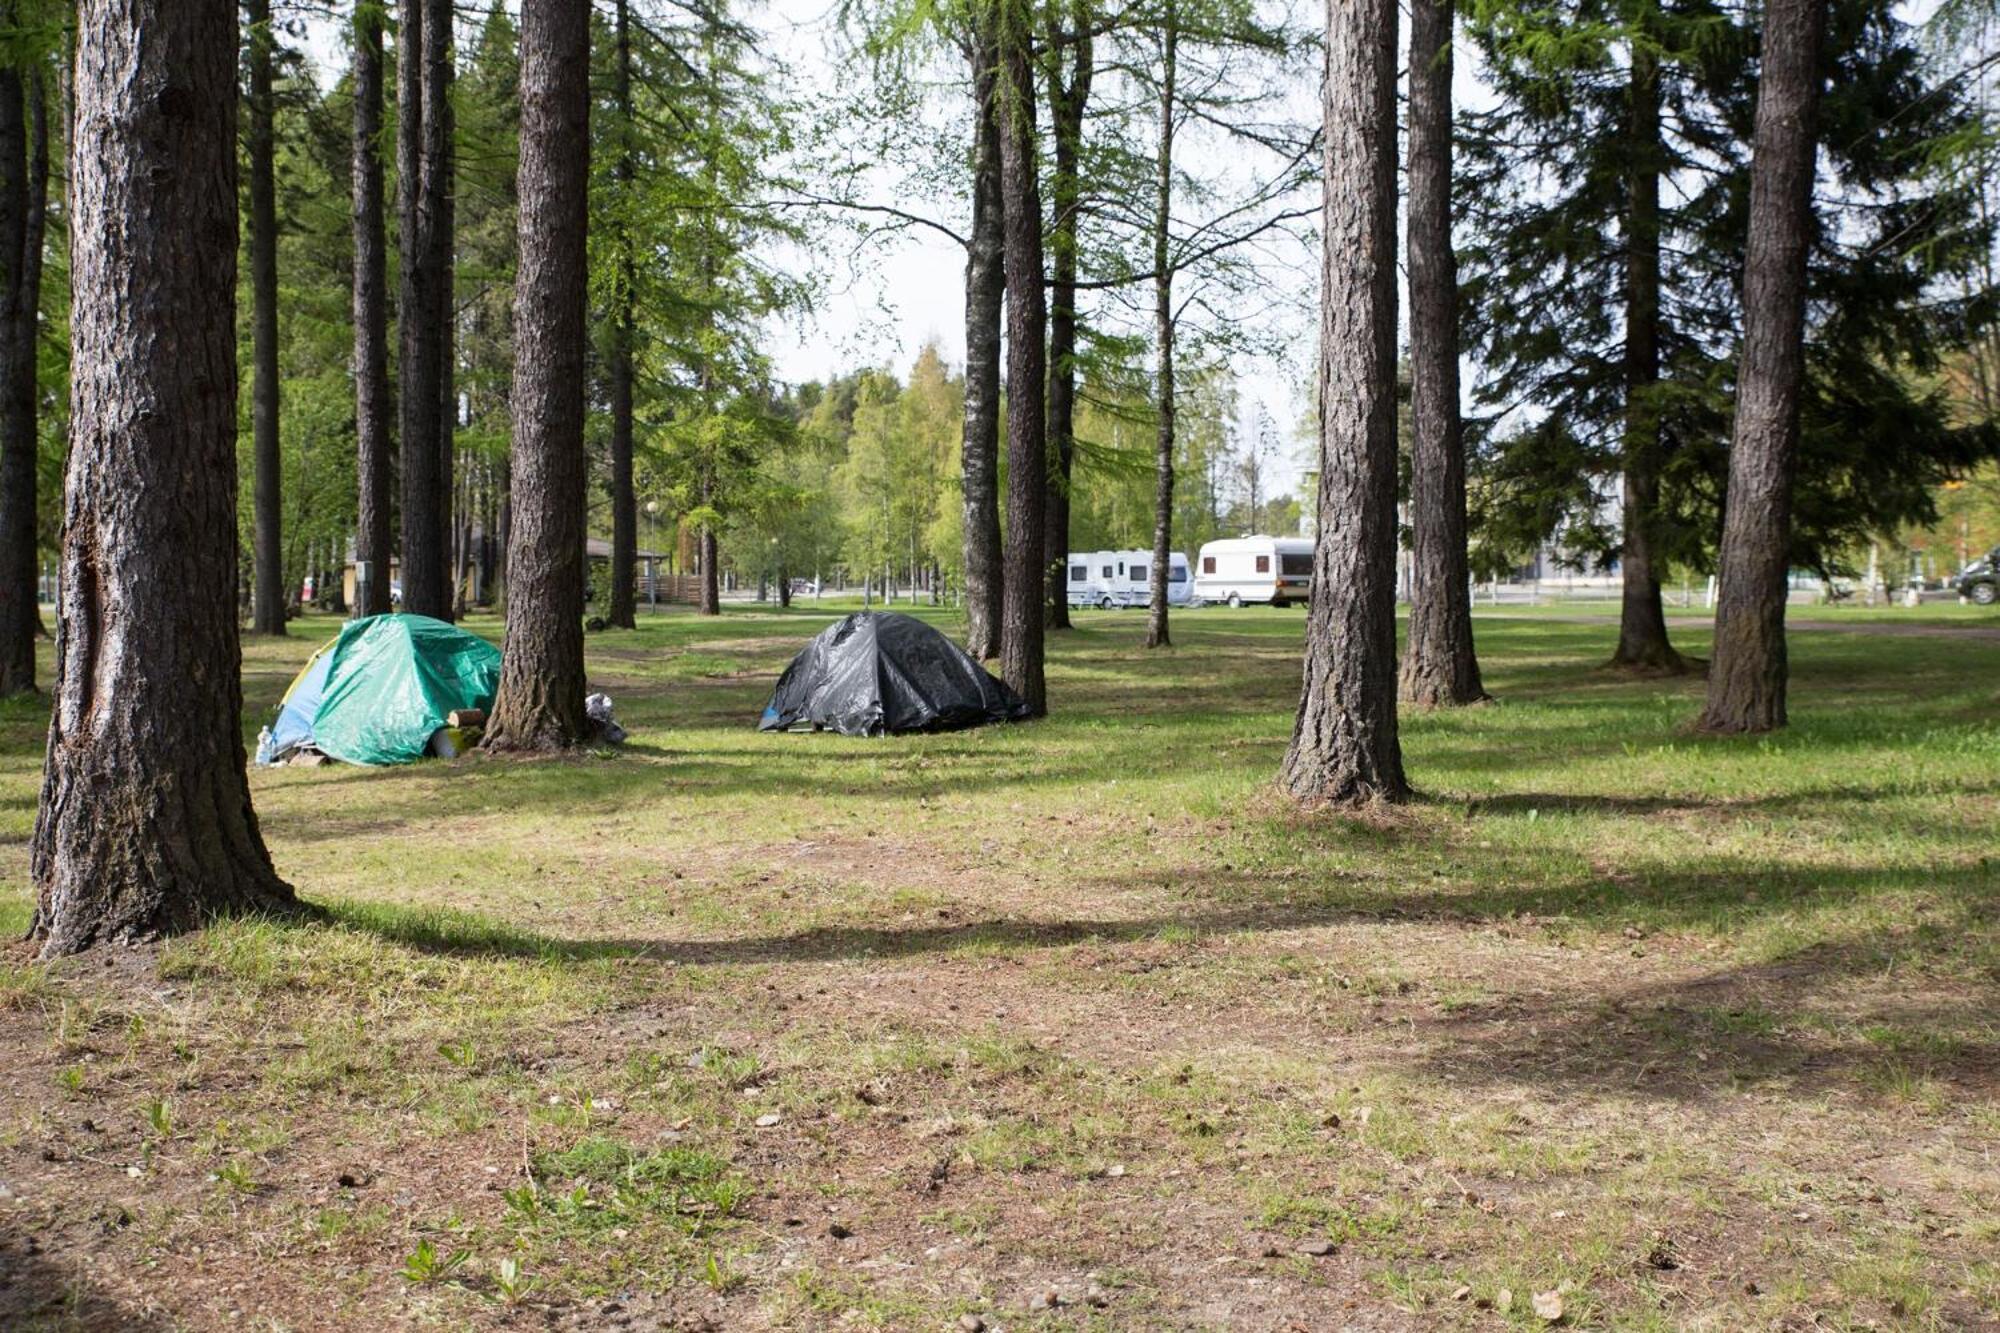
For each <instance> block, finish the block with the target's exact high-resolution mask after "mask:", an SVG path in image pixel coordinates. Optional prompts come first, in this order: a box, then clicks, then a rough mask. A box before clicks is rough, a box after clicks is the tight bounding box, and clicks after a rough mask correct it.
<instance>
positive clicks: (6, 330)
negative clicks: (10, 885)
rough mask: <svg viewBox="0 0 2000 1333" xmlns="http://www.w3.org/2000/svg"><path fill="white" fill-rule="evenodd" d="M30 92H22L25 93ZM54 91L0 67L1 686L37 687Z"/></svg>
mask: <svg viewBox="0 0 2000 1333" xmlns="http://www.w3.org/2000/svg"><path fill="white" fill-rule="evenodd" d="M24 94H25V99H24ZM48 196H49V115H48V98H47V95H46V93H45V92H44V90H43V81H42V74H41V71H40V70H33V71H30V72H29V73H28V75H27V77H26V78H23V77H22V74H21V71H20V70H19V69H16V68H11V67H9V68H4V69H0V264H4V265H6V271H5V274H4V284H0V695H9V694H28V693H33V691H34V688H35V640H36V639H38V638H40V637H41V636H42V632H43V631H42V616H41V610H40V607H39V605H38V601H37V597H36V584H37V581H38V580H37V575H38V573H39V570H38V563H39V562H38V561H37V559H36V556H37V553H38V547H39V544H40V543H39V537H38V528H37V522H36V519H37V515H36V510H35V490H36V485H35V481H36V473H37V472H38V471H39V467H40V455H41V433H40V429H39V426H38V424H37V419H36V397H37V393H38V388H39V386H38V384H37V378H36V365H37V356H38V352H39V348H38V346H37V340H38V337H39V329H40V326H39V314H40V311H41V305H42V242H43V239H44V232H45V231H46V227H47V216H48V213H47V209H48Z"/></svg>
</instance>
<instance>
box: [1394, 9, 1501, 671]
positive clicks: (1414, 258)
mask: <svg viewBox="0 0 2000 1333" xmlns="http://www.w3.org/2000/svg"><path fill="white" fill-rule="evenodd" d="M1451 37H1452V0H1411V9H1410V143H1409V155H1410V213H1409V224H1408V226H1409V261H1410V370H1411V395H1410V417H1411V427H1412V431H1411V434H1412V440H1411V448H1410V464H1411V466H1410V528H1411V536H1412V541H1411V561H1410V627H1409V642H1408V644H1407V645H1406V646H1405V648H1404V650H1403V671H1402V682H1401V684H1402V695H1403V698H1404V699H1406V700H1408V701H1409V702H1411V703H1414V704H1420V705H1423V706H1425V707H1438V706H1442V705H1455V704H1469V703H1476V702H1478V701H1479V700H1481V699H1484V698H1485V697H1486V691H1485V689H1484V688H1482V687H1481V685H1480V682H1479V659H1478V658H1477V657H1476V656H1475V655H1474V653H1473V650H1472V580H1471V573H1470V570H1469V568H1468V562H1467V558H1466V549H1465V540H1466V538H1465V447H1464V442H1463V437H1462V434H1461V425H1460V421H1459V413H1458V261H1457V258H1456V257H1455V256H1454V255H1453V253H1452V248H1451Z"/></svg>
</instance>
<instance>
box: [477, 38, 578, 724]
mask: <svg viewBox="0 0 2000 1333" xmlns="http://www.w3.org/2000/svg"><path fill="white" fill-rule="evenodd" d="M589 181H590V10H589V7H588V6H586V5H578V4H574V3H572V0H526V3H524V4H523V5H522V8H521V175H520V208H521V216H520V237H521V242H520V256H521V258H520V272H519V276H518V277H517V278H516V280H515V296H514V301H515V305H514V310H515V314H514V401H513V408H514V412H513V415H514V447H513V462H514V504H515V508H514V548H513V552H512V554H511V556H510V558H509V561H508V596H507V638H506V646H505V649H504V652H503V656H502V664H501V669H500V690H499V694H498V696H497V697H496V698H495V700H494V703H493V719H492V721H491V723H490V724H489V725H488V727H487V732H486V744H487V746H488V747H489V748H492V749H496V750H557V749H563V748H565V747H568V746H572V745H575V744H576V743H577V742H579V741H581V740H583V739H584V737H585V734H586V719H585V717H584V712H583V696H584V667H583V581H584V570H583V559H584V532H583V506H584V484H585V472H586V466H585V458H584V451H583V343H584V299H585V287H586V264H587V249H588V244H587V236H588V230H587V227H588V223H587V218H586V204H587V202H588V187H589Z"/></svg>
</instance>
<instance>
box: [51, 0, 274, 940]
mask: <svg viewBox="0 0 2000 1333" xmlns="http://www.w3.org/2000/svg"><path fill="white" fill-rule="evenodd" d="M236 35H237V34H236V7H235V5H234V4H233V3H232V0H83V3H82V4H80V5H79V6H78V12H77V55H76V80H75V97H76V115H75V130H74V133H73V136H72V142H71V148H70V180H71V196H70V197H71V200H72V204H71V209H72V217H71V228H70V245H71V256H70V293H71V310H70V341H71V355H72V369H71V375H70V453H69V465H68V471H67V476H66V478H65V482H64V497H63V555H62V564H63V568H62V593H61V598H60V602H59V606H58V634H57V643H56V678H57V684H56V692H57V693H56V701H55V712H54V716H53V718H52V720H51V723H50V728H49V744H48V758H47V764H46V767H45V769H44V775H43V780H42V797H41V810H40V814H39V816H38V817H37V819H36V822H35V833H34V841H33V846H32V855H31V863H32V868H31V873H32V876H33V880H34V884H35V891H36V905H35V918H34V924H33V925H32V927H31V930H30V933H31V934H32V935H33V936H34V937H35V938H38V939H39V940H40V941H41V944H42V952H43V953H44V955H57V954H65V953H72V952H75V951H76V950H79V949H83V948H87V947H89V946H90V945H92V944H94V943H98V942H101V941H129V940H135V939H143V938H148V937H152V936H157V935H161V934H164V933H166V932H169V931H175V930H184V929H189V928H192V927H195V926H198V925H200V924H201V923H202V922H203V921H204V920H206V919H207V918H208V917H210V916H211V915H213V914H215V913H218V912H225V911H247V910H264V911H270V910H283V909H285V908H288V907H290V906H291V905H292V904H293V901H294V900H293V898H292V892H291V889H290V887H289V886H288V885H286V884H285V883H284V882H283V881H282V880H280V879H279V878H278V876H277V874H276V873H275V872H274V871H273V870H272V868H271V858H270V855H269V854H268V853H267V852H266V851H265V850H264V842H263V839H262V837H261V836H260V835H259V833H258V829H257V817H256V814H255V813H254V812H253V811H252V810H251V808H250V789H249V784H248V782H247V781H246V780H245V776H244V754H243V730H242V727H243V696H242V679H241V669H242V650H241V645H240V641H239V638H238V630H237V620H236V561H237V539H236V50H237V43H236Z"/></svg>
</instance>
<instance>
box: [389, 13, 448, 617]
mask: <svg viewBox="0 0 2000 1333" xmlns="http://www.w3.org/2000/svg"><path fill="white" fill-rule="evenodd" d="M431 8H432V6H431V0H399V8H398V11H397V13H398V20H399V21H398V24H397V31H396V215H397V216H396V237H397V251H398V258H399V263H398V271H399V275H400V284H399V291H398V293H397V301H396V331H397V342H398V348H399V355H398V358H397V362H396V374H397V395H396V399H397V406H398V409H399V427H400V429H399V432H398V444H399V445H400V448H401V454H402V474H403V508H402V519H403V551H402V563H401V573H402V584H403V610H405V611H411V612H415V613H417V614H419V615H426V616H436V617H438V618H440V619H443V618H445V617H448V616H449V615H450V614H451V603H450V599H449V597H448V596H447V591H446V588H445V550H444V545H445V541H444V528H443V525H442V523H441V515H442V512H443V505H442V503H441V502H440V500H439V497H438V487H439V485H440V483H441V481H442V478H440V477H439V475H438V443H437V442H438V425H439V410H438V409H439V407H440V405H441V404H442V401H443V398H442V389H441V387H440V376H441V372H442V370H443V366H442V364H441V358H442V354H443V348H442V346H441V345H440V343H439V340H438V331H439V329H440V327H441V325H442V323H443V312H444V304H443V300H442V297H443V291H442V283H443V274H442V273H440V272H439V269H438V263H437V253H438V252H437V233H438V223H439V221H440V219H439V217H438V211H437V210H438V201H437V197H436V195H435V194H434V193H432V191H431V189H430V188H429V186H430V184H431V183H432V182H434V181H435V179H436V175H435V168H434V167H432V166H431V165H430V162H431V153H432V144H431V135H430V134H429V133H428V131H427V127H426V121H427V120H428V119H430V117H429V116H428V114H427V113H428V111H429V109H430V108H429V107H427V106H426V105H425V92H426V88H427V86H428V84H429V82H430V80H429V78H428V77H427V63H428V62H427V54H426V47H425V41H424V25H425V21H426V19H427V18H428V17H429V14H430V10H431Z"/></svg>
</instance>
